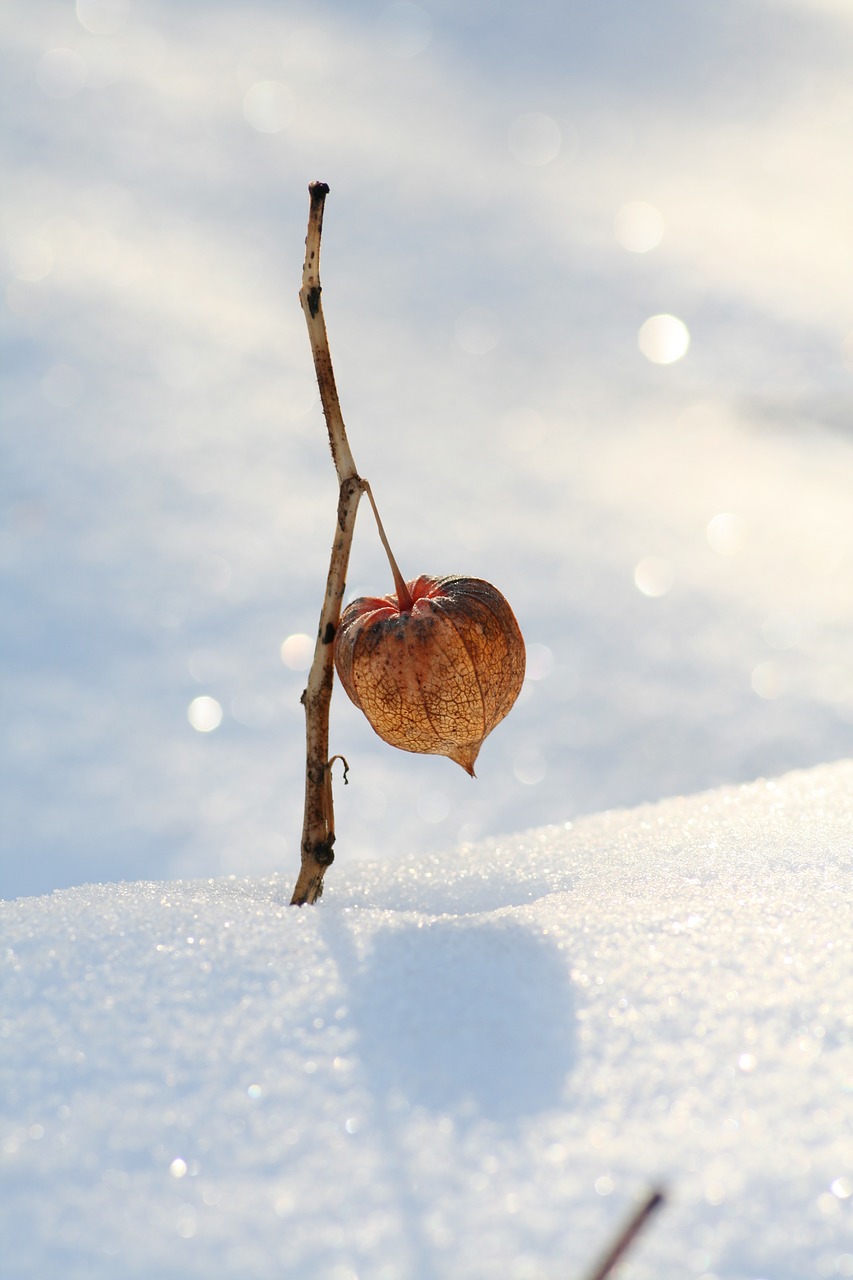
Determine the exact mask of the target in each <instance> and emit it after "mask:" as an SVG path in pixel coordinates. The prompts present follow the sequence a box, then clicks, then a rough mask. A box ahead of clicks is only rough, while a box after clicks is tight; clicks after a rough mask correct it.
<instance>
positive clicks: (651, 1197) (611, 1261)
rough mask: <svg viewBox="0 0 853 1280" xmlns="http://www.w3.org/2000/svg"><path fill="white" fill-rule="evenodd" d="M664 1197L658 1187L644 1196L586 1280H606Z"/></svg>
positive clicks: (663, 1200) (662, 1202)
mask: <svg viewBox="0 0 853 1280" xmlns="http://www.w3.org/2000/svg"><path fill="white" fill-rule="evenodd" d="M665 1200H666V1196H665V1194H664V1192H663V1191H662V1190H661V1188H660V1187H655V1188H654V1189H653V1190H652V1191H650V1192H649V1194H648V1195H647V1196H646V1198H645V1200H644V1201H643V1202H642V1204H640V1205H638V1206H637V1208H636V1209H635V1210H634V1212H633V1213H632V1214H631V1217H630V1218H629V1219H628V1221H627V1222H626V1223H625V1225H624V1226H623V1227H622V1230H621V1231H620V1232H619V1234H618V1235H617V1237H616V1239H615V1240H614V1241H613V1243H612V1244H611V1245H610V1247H609V1249H608V1250H607V1252H606V1253H605V1254H604V1256H603V1257H602V1258H601V1260H600V1261H599V1263H598V1265H597V1266H596V1267H595V1268H594V1269H593V1270H592V1271H590V1272H589V1274H588V1275H587V1277H586V1280H606V1277H607V1276H609V1275H610V1274H611V1272H612V1271H613V1268H614V1267H615V1266H616V1264H617V1263H618V1262H619V1261H620V1259H621V1258H622V1256H623V1255H624V1254H625V1253H626V1252H627V1250H628V1249H629V1248H630V1247H631V1245H632V1244H633V1242H634V1240H635V1238H636V1237H637V1235H639V1233H640V1232H641V1231H642V1229H643V1227H644V1226H645V1225H646V1223H647V1222H648V1220H649V1218H650V1217H651V1216H652V1214H653V1213H654V1212H655V1210H656V1209H659V1208H660V1207H661V1205H662V1204H664V1202H665Z"/></svg>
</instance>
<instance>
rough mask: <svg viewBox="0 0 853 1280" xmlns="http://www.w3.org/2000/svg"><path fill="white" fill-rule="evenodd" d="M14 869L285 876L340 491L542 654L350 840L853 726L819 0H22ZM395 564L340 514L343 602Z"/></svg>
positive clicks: (640, 795)
mask: <svg viewBox="0 0 853 1280" xmlns="http://www.w3.org/2000/svg"><path fill="white" fill-rule="evenodd" d="M4 12H5V23H4V26H5V36H6V38H5V42H4V47H3V50H2V54H0V57H2V89H0V93H2V95H3V97H4V98H5V111H4V117H5V119H6V121H7V125H6V128H5V131H4V137H3V158H2V170H0V172H2V186H3V191H4V200H3V206H2V209H1V210H0V239H2V251H3V252H2V258H0V261H2V262H3V266H4V271H5V278H4V281H3V288H4V297H5V304H4V306H3V308H2V351H3V361H2V450H3V460H2V474H0V484H1V485H2V493H3V524H2V541H1V542H0V563H2V573H3V578H2V583H3V585H2V618H0V628H2V644H3V660H2V677H3V690H2V720H1V721H0V729H2V739H3V742H2V748H0V751H1V752H2V764H1V765H0V776H2V841H3V848H2V854H0V894H2V895H3V896H15V895H18V894H32V893H42V892H47V891H49V890H51V889H53V888H56V887H61V886H65V885H69V884H75V883H81V882H85V881H90V880H122V879H137V878H150V879H158V878H174V877H186V876H218V875H222V874H230V873H238V874H260V873H268V872H272V871H284V872H285V873H287V872H288V870H289V869H292V871H293V873H294V874H295V870H296V867H297V863H298V858H299V839H300V831H301V805H302V787H303V732H304V726H303V713H302V708H301V706H300V704H299V696H300V693H301V691H302V688H303V687H304V682H305V672H306V668H307V662H308V647H309V646H308V644H307V642H306V640H305V637H306V636H307V637H312V636H313V635H314V633H315V629H316V625H317V618H318V616H319V608H320V602H321V599H322V593H323V589H324V582H325V574H326V568H327V564H328V553H329V548H330V544H331V539H332V535H333V529H334V518H335V504H336V482H335V476H334V470H333V467H332V462H331V459H330V456H329V452H328V446H327V443H326V436H325V427H324V423H323V420H322V415H321V412H320V407H319V402H318V398H317V394H316V389H315V384H314V375H313V368H312V365H311V357H310V351H309V347H308V342H307V337H306V334H305V330H304V323H303V320H302V315H301V312H300V309H299V305H298V301H297V296H296V295H297V290H298V287H299V280H300V273H301V264H302V252H303V244H304V236H305V224H306V217H307V209H308V196H307V184H308V182H309V181H311V180H312V179H321V180H323V181H326V182H327V183H328V184H329V186H330V188H331V194H330V196H329V199H328V202H327V209H326V222H325V233H324V245H323V270H322V278H323V285H324V305H325V310H326V319H327V323H328V327H329V332H330V338H331V344H332V351H333V355H334V359H335V365H336V371H337V376H338V382H339V387H340V392H341V398H342V402H343V408H344V415H345V418H346V420H347V425H348V430H349V435H350V442H351V445H352V449H353V452H354V455H355V458H356V461H357V463H358V466H359V469H360V471H361V473H362V474H363V475H364V476H366V477H367V478H368V479H369V480H370V481H371V483H372V486H373V489H374V493H375V495H376V497H377V501H378V503H379V506H380V509H381V511H382V514H383V519H384V522H385V526H386V529H387V532H388V535H389V538H390V539H391V542H392V545H393V547H394V549H395V553H396V556H397V559H398V561H399V563H400V566H401V568H402V569H403V572H404V574H405V575H406V576H407V577H414V576H416V575H417V574H419V573H434V574H443V573H449V572H462V573H467V574H471V575H475V576H480V577H485V578H488V579H490V580H491V581H493V582H494V583H495V584H496V585H497V586H498V587H499V588H500V589H501V590H502V591H503V592H504V594H505V595H506V596H507V597H508V599H509V600H510V602H511V603H512V605H513V607H514V609H515V611H516V613H517V616H518V618H519V621H520V623H521V626H522V630H523V631H524V634H525V636H526V638H527V641H528V646H529V679H528V680H527V681H526V684H525V688H524V691H523V694H522V697H521V699H520V701H519V704H518V705H517V707H516V709H515V710H514V711H513V712H512V714H511V716H510V717H509V719H508V720H506V721H505V722H504V723H503V724H502V725H501V726H500V727H499V728H498V729H497V730H496V731H495V732H494V734H493V735H492V737H491V738H489V739H488V741H487V742H486V744H485V746H484V748H483V751H482V753H481V755H480V758H479V761H478V774H479V777H478V779H477V780H476V781H474V782H472V781H471V780H470V779H469V778H468V777H467V776H466V775H465V774H464V773H463V772H462V770H461V769H459V768H458V767H457V766H455V765H453V764H452V763H451V762H450V761H448V760H445V759H440V758H431V757H419V756H410V755H404V754H402V753H399V752H395V751H394V750H392V749H391V748H389V747H387V746H385V744H383V743H382V742H381V741H380V740H379V739H378V738H376V737H375V736H374V735H373V734H372V732H371V730H370V729H369V727H368V726H367V724H366V722H364V721H363V720H362V718H361V717H360V715H359V713H358V712H356V710H355V709H354V708H353V707H352V706H351V704H350V703H349V702H348V700H347V698H346V696H345V695H344V694H343V692H342V690H340V688H338V690H337V692H336V695H335V698H334V700H333V708H332V736H331V743H332V750H333V751H334V752H341V753H343V754H344V755H346V757H347V758H348V760H349V763H350V782H349V785H348V786H347V787H345V788H344V787H342V786H341V785H340V783H338V784H337V787H336V800H337V826H338V845H337V848H338V855H339V857H340V858H353V857H364V856H370V857H378V858H384V857H387V858H400V857H403V856H406V855H410V854H423V853H425V852H429V851H431V850H439V849H446V848H450V847H452V846H454V845H455V844H457V843H459V842H467V841H472V840H476V839H479V838H481V837H483V836H487V835H495V834H500V833H508V832H513V831H518V830H521V829H524V828H527V827H532V826H539V825H542V824H546V823H563V822H566V821H570V820H571V819H572V818H573V817H574V816H576V815H579V814H582V813H586V812H590V811H593V810H597V809H601V808H604V807H614V806H625V805H632V804H634V803H637V802H639V801H643V800H653V799H657V798H659V797H662V796H666V795H672V794H677V793H680V792H693V791H696V790H699V789H702V788H707V787H711V786H713V785H716V784H718V783H721V782H724V781H738V780H746V779H751V778H754V777H756V776H759V775H762V774H774V773H778V772H781V771H783V770H785V769H788V768H791V767H795V766H800V765H808V764H811V763H814V762H817V761H824V760H831V759H835V758H838V757H841V756H844V755H847V754H849V753H850V752H851V746H852V745H853V657H851V634H853V592H851V590H850V575H851V567H853V501H851V495H853V448H852V447H851V376H852V375H851V370H853V287H851V269H852V268H853V249H851V244H853V169H851V165H850V155H851V149H853V80H851V76H850V67H851V65H853V8H851V6H850V5H849V3H848V0H722V2H720V3H715V4H694V5H684V4H682V3H676V0H647V2H645V3H642V4H638V3H636V0H612V2H611V3H609V4H607V5H593V4H582V3H579V2H577V0H553V2H551V0H530V2H529V3H527V4H525V5H517V6H508V5H502V4H498V3H497V2H496V0H494V2H493V0H453V2H452V3H451V2H450V0H421V2H419V3H410V2H409V0H402V2H400V3H392V4H383V3H365V4H358V3H349V4H344V3H334V2H329V3H312V4H311V5H308V4H302V3H291V2H290V0H276V2H275V3H273V2H272V0H268V2H267V3H263V2H260V3H239V4H238V3H236V2H235V0H230V2H229V3H217V2H216V0H205V2H204V3H201V2H196V0H184V3H182V4H180V5H168V4H166V3H156V2H155V0H77V4H76V5H75V4H74V3H73V2H72V0H63V2H62V3H59V2H54V0H40V3H39V4H38V5H31V4H27V3H24V2H23V0H7V4H6V7H5V11H4ZM391 587H392V584H391V582H390V576H389V572H388V568H387V565H386V563H385V562H384V556H383V553H382V550H381V547H380V545H379V542H378V539H377V538H376V535H375V531H374V529H373V527H372V521H371V517H370V513H369V511H368V509H367V507H366V506H365V507H364V508H363V509H362V512H361V519H360V522H359V528H358V531H357V534H356V541H355V546H354V550H353V557H352V561H351V573H350V588H351V589H350V592H349V595H350V596H352V595H358V594H363V593H370V594H384V593H385V592H386V591H390V590H391Z"/></svg>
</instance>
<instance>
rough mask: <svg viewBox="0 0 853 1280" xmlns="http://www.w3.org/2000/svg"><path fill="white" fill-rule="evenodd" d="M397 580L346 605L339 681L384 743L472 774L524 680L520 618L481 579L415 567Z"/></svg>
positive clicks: (339, 640)
mask: <svg viewBox="0 0 853 1280" xmlns="http://www.w3.org/2000/svg"><path fill="white" fill-rule="evenodd" d="M400 587H401V590H400V591H399V592H398V594H395V595H388V596H382V597H381V598H377V597H370V596H363V597H361V598H360V599H358V600H354V601H353V602H352V604H350V605H348V606H347V608H346V609H345V610H344V612H343V615H342V616H341V622H340V626H339V628H338V632H337V635H336V637H335V666H336V668H337V672H338V675H339V676H340V680H341V684H342V685H343V686H344V688H345V689H346V691H347V693H348V695H349V697H350V699H351V700H352V701H353V702H354V703H355V705H356V706H357V707H359V708H360V709H361V710H362V711H363V712H364V714H365V715H366V716H367V719H368V720H369V722H370V724H371V726H372V727H373V729H375V731H376V732H377V733H378V734H379V737H380V738H382V739H384V741H385V742H388V743H390V745H391V746H392V747H399V748H400V749H401V750H402V751H416V752H421V753H423V754H425V755H441V756H449V758H450V759H451V760H455V761H456V763H457V764H460V765H461V766H462V768H463V769H465V770H466V771H467V772H468V773H470V774H471V776H472V777H473V776H474V762H475V760H476V759H477V754H478V752H479V750H480V747H481V746H482V745H483V741H484V739H485V738H486V737H487V736H488V734H490V733H491V731H492V729H494V727H495V725H497V724H499V723H500V721H501V720H503V718H504V716H505V715H507V713H508V712H509V710H510V708H511V707H512V705H513V703H514V702H515V700H516V698H517V697H518V694H519V691H520V689H521V685H522V681H523V680H524V665H525V655H524V640H523V639H522V635H521V631H520V630H519V626H518V623H517V622H516V620H515V616H514V615H513V612H512V609H511V608H510V607H509V605H508V603H507V601H506V600H505V599H504V597H503V596H502V595H501V593H500V592H499V591H498V590H497V589H496V588H495V587H493V586H492V585H491V584H490V583H488V582H483V581H482V579H480V578H462V577H457V576H454V575H450V576H448V577H444V578H431V577H428V576H427V575H421V577H419V578H416V579H415V580H414V581H413V582H408V583H406V584H405V590H403V589H402V582H400ZM398 596H402V598H403V607H402V608H401V606H400V603H399V599H398ZM406 596H408V597H409V598H408V599H406Z"/></svg>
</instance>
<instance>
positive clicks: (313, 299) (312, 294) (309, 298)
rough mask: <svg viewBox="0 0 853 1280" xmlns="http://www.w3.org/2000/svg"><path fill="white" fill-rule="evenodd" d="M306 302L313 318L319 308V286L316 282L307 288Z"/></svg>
mask: <svg viewBox="0 0 853 1280" xmlns="http://www.w3.org/2000/svg"><path fill="white" fill-rule="evenodd" d="M306 302H307V303H308V310H309V311H310V312H311V318H312V320H313V318H314V317H315V316H316V314H317V312H318V311H319V310H320V286H319V285H318V284H315V285H312V286H311V288H310V289H309V290H308V293H307V295H306Z"/></svg>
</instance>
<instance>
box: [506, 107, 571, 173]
mask: <svg viewBox="0 0 853 1280" xmlns="http://www.w3.org/2000/svg"><path fill="white" fill-rule="evenodd" d="M507 142H508V143H509V149H510V152H511V154H512V155H513V157H514V158H515V159H516V160H518V162H519V163H520V164H526V165H531V166H533V167H534V168H539V167H541V166H542V165H545V164H550V162H551V161H552V160H553V159H554V158H555V156H557V155H559V153H560V147H561V146H562V143H563V136H562V134H561V133H560V126H559V125H558V124H557V121H556V120H554V119H553V117H552V116H546V115H544V114H543V113H542V112H541V111H527V112H525V113H524V114H523V115H520V116H516V118H515V119H514V120H513V122H512V124H511V125H510V127H509V134H508V136H507Z"/></svg>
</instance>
